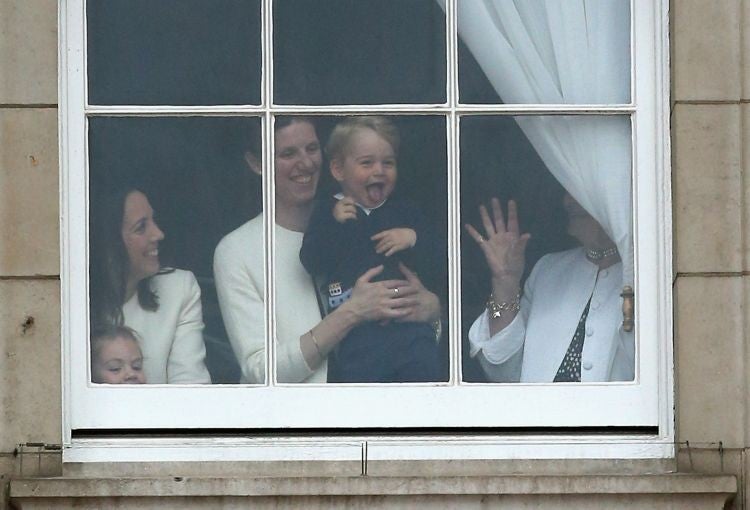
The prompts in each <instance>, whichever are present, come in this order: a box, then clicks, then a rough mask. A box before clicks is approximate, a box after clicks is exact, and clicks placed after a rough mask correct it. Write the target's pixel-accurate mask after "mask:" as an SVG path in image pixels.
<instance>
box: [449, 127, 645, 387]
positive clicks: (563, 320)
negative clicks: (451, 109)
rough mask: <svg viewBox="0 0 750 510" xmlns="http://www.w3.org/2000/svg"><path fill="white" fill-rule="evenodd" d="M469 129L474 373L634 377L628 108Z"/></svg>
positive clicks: (464, 147)
mask: <svg viewBox="0 0 750 510" xmlns="http://www.w3.org/2000/svg"><path fill="white" fill-rule="evenodd" d="M460 136H461V140H460V143H461V221H462V223H463V224H465V225H469V226H467V227H466V232H465V234H464V236H463V239H462V244H461V247H462V259H461V265H462V267H461V271H462V282H461V285H462V289H461V296H462V310H461V313H462V324H463V338H464V341H463V374H464V380H465V381H467V382H519V381H520V382H540V383H545V382H546V383H549V382H553V381H555V382H576V381H582V382H599V381H630V380H633V371H634V336H633V333H632V332H627V331H625V330H624V329H623V312H622V310H623V303H622V301H623V300H622V298H621V296H620V294H621V293H622V291H623V287H624V286H625V285H629V286H631V287H632V286H633V243H632V227H631V223H632V219H631V129H630V119H629V118H628V117H626V116H610V117H601V116H554V117H552V116H547V117H545V116H525V117H515V118H513V117H501V116H496V117H490V116H480V117H465V118H463V119H462V120H461V135H460ZM493 198H497V201H496V202H494V206H493V205H492V204H493V200H492V199H493ZM511 201H512V202H511ZM482 204H484V205H485V206H486V208H485V211H486V212H487V216H486V217H485V218H484V219H483V218H482V214H481V211H480V206H481V205H482ZM529 236H530V237H529ZM519 292H520V295H519ZM519 308H520V310H519Z"/></svg>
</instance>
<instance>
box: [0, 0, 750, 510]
mask: <svg viewBox="0 0 750 510" xmlns="http://www.w3.org/2000/svg"><path fill="white" fill-rule="evenodd" d="M58 23H59V20H58V5H57V3H56V2H55V1H54V0H23V1H20V0H0V224H2V227H0V353H1V355H0V395H2V399H0V402H2V412H0V490H1V491H2V492H1V493H2V495H3V497H2V498H0V508H65V507H70V506H72V505H74V504H75V505H78V506H76V508H103V507H114V504H115V503H114V501H115V499H110V498H116V501H117V507H118V508H135V507H136V506H138V507H150V506H158V507H173V506H174V507H177V506H180V507H184V508H197V507H198V506H199V505H203V506H205V507H211V508H235V507H239V506H240V505H244V504H246V503H247V500H246V499H245V498H248V497H253V498H254V499H253V503H254V504H256V505H257V506H258V507H259V508H265V507H274V508H279V507H283V508H287V507H290V508H291V507H293V506H295V505H300V507H306V508H327V507H331V506H336V505H340V506H342V507H343V506H347V505H359V506H367V507H370V506H373V507H379V506H382V507H386V506H394V507H409V508H411V507H425V508H427V507H441V506H443V507H459V506H460V505H465V507H466V508H475V507H480V506H482V507H484V506H485V505H486V506H492V505H494V504H497V505H498V506H499V507H506V508H522V507H523V508H526V507H528V506H523V505H531V506H533V507H535V508H559V507H560V506H562V505H567V506H573V507H577V508H604V507H606V508H626V507H627V508H633V507H642V508H722V507H723V505H724V503H725V502H728V503H727V504H728V505H729V507H730V508H738V509H739V508H750V497H749V496H748V494H750V491H749V490H748V489H749V488H750V486H748V483H749V480H750V476H748V473H750V433H749V432H748V431H750V398H748V384H749V383H750V364H749V363H748V356H747V353H748V350H749V348H750V343H749V342H750V323H749V322H748V321H750V317H749V316H748V313H747V311H746V309H745V307H746V303H747V302H748V300H750V236H748V234H747V225H748V224H749V223H750V178H749V177H748V175H750V174H749V172H750V170H749V169H748V168H747V166H748V165H747V162H748V161H750V152H748V151H750V106H749V105H748V103H749V102H750V1H748V0H714V1H710V2H708V1H701V0H672V5H671V9H670V13H669V23H670V32H671V76H670V79H671V84H672V96H671V105H672V109H671V112H672V113H671V140H672V147H671V150H672V158H671V159H672V200H673V219H674V223H673V239H674V270H675V274H674V286H673V292H674V319H675V332H674V352H675V356H674V359H675V368H674V370H675V372H674V374H675V385H676V388H675V392H676V399H675V408H676V428H677V438H676V440H677V451H678V454H677V457H676V459H673V460H667V461H633V460H631V461H627V460H623V461H613V460H606V461H605V460H587V461H555V462H545V461H538V460H537V461H523V462H519V461H514V462H510V461H504V462H501V461H498V462H468V461H466V462H432V463H431V462H422V463H417V464H413V463H406V464H404V463H396V462H392V463H384V464H382V465H380V466H374V467H373V468H372V469H370V471H369V475H370V476H368V477H361V476H354V475H355V474H357V475H358V474H359V467H358V466H355V467H352V466H330V465H326V464H325V463H323V462H315V461H312V462H309V463H307V464H304V463H303V464H299V463H295V464H293V465H289V464H284V463H280V464H268V465H260V464H259V465H251V466H248V465H235V464H232V463H221V464H214V465H213V466H201V465H179V464H169V465H167V464H153V465H137V466H129V467H128V466H106V465H105V466H99V467H98V468H97V470H96V472H92V470H87V469H85V468H80V467H79V468H76V467H74V466H63V465H62V462H61V457H60V452H59V450H56V449H54V447H50V448H48V449H45V448H44V447H37V446H34V444H46V445H59V444H60V443H61V428H62V425H61V416H62V411H61V409H62V397H61V395H62V389H61V376H60V374H61V355H60V352H61V341H60V338H61V330H60V310H61V308H60V298H59V296H60V279H59V275H60V256H59V254H60V241H59V223H60V220H59V206H58V204H59V190H60V187H59V176H58V170H59V165H58V141H59V140H58V109H57V105H58V70H57V62H58V50H59V48H58V37H57V35H58V27H59V25H58ZM24 444H25V445H27V446H23V447H20V446H19V445H24ZM37 450H40V451H41V452H40V453H38V452H37ZM350 468H351V469H350ZM347 474H351V476H344V475H347ZM378 474H379V475H380V476H378ZM333 475H339V476H333ZM300 477H301V478H300ZM8 505H10V506H8ZM503 505H504V506H503Z"/></svg>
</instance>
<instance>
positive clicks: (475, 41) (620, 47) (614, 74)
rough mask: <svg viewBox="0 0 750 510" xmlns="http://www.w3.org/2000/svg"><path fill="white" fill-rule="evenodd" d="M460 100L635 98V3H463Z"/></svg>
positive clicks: (460, 10)
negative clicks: (632, 6)
mask: <svg viewBox="0 0 750 510" xmlns="http://www.w3.org/2000/svg"><path fill="white" fill-rule="evenodd" d="M458 32H459V39H460V40H459V95H460V99H461V102H462V103H487V104H489V103H507V104H538V103H541V104H613V103H629V102H630V0H595V1H587V2H570V1H568V0H552V1H548V0H493V1H488V2H477V1H474V0H459V2H458Z"/></svg>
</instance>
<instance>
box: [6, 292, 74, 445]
mask: <svg viewBox="0 0 750 510" xmlns="http://www.w3.org/2000/svg"><path fill="white" fill-rule="evenodd" d="M0 303H2V304H3V306H2V307H0V402H2V404H1V405H0V409H2V412H1V413H0V451H5V452H8V451H13V449H14V448H16V446H17V445H18V444H20V443H27V442H40V443H56V444H59V443H60V442H61V429H62V425H61V423H62V410H61V400H62V399H61V394H62V392H61V389H60V285H59V282H58V281H55V280H37V281H33V280H5V281H0Z"/></svg>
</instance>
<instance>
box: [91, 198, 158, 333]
mask: <svg viewBox="0 0 750 510" xmlns="http://www.w3.org/2000/svg"><path fill="white" fill-rule="evenodd" d="M134 192H140V193H143V192H142V191H140V190H139V189H137V188H134V187H126V188H122V189H120V190H117V191H115V192H113V193H110V194H105V195H102V196H100V197H98V199H96V200H92V205H91V211H90V220H89V223H90V225H91V237H90V239H91V241H90V248H91V249H90V253H89V282H90V303H91V305H90V307H91V325H92V329H93V328H101V327H103V326H107V325H116V326H120V325H122V324H123V321H124V318H123V314H122V305H123V304H124V303H125V291H126V286H127V282H128V273H129V271H130V260H129V259H128V252H127V250H126V249H125V244H124V243H123V241H122V219H123V216H124V214H125V201H126V200H127V198H128V196H130V194H131V193H134ZM144 195H145V193H144ZM137 292H138V303H139V304H140V305H141V308H143V309H144V310H150V311H155V310H156V309H158V308H159V302H158V299H157V295H156V293H155V292H154V291H153V290H152V289H151V277H149V278H145V279H143V280H141V281H140V282H139V283H138V291H137Z"/></svg>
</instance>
